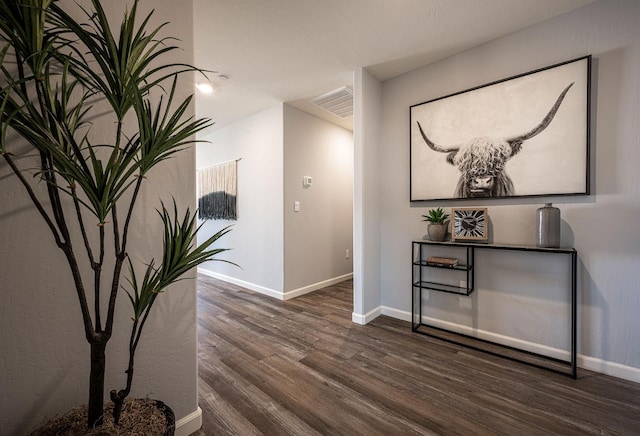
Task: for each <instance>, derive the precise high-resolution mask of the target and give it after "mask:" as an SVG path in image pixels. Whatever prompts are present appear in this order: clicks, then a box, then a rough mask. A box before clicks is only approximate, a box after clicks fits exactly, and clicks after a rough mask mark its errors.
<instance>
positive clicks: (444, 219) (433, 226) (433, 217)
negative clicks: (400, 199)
mask: <svg viewBox="0 0 640 436" xmlns="http://www.w3.org/2000/svg"><path fill="white" fill-rule="evenodd" d="M422 217H423V218H424V220H423V221H428V222H429V226H428V227H427V232H428V233H429V239H430V240H432V241H444V239H445V237H446V236H447V228H448V223H449V220H448V218H449V214H448V213H445V211H444V210H442V208H441V207H439V208H437V209H430V210H429V214H428V215H422Z"/></svg>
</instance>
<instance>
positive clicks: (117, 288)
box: [0, 0, 228, 427]
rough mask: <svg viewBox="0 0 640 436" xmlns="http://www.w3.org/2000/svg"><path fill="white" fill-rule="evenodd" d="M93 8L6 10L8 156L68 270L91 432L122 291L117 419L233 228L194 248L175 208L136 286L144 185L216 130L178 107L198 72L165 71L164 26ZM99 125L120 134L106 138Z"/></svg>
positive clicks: (0, 38) (7, 4) (6, 0)
mask: <svg viewBox="0 0 640 436" xmlns="http://www.w3.org/2000/svg"><path fill="white" fill-rule="evenodd" d="M66 4H68V5H72V4H73V3H72V2H68V3H66ZM90 5H91V6H90V7H89V8H86V9H82V12H83V13H84V17H83V18H82V19H81V20H76V19H74V18H73V17H74V16H75V15H78V14H75V13H74V14H70V13H68V11H66V10H65V9H63V7H61V6H60V3H58V2H57V1H53V0H0V44H2V48H1V50H0V61H1V69H0V85H1V90H0V155H2V159H3V161H4V163H5V164H6V165H8V166H9V167H10V168H11V170H12V171H13V173H14V174H15V177H16V178H17V179H18V180H19V182H20V184H21V185H22V186H23V188H24V189H25V191H26V193H27V194H28V196H29V198H30V199H31V201H32V202H33V205H34V207H35V209H36V210H37V211H38V213H39V214H40V216H41V217H42V219H43V222H44V225H46V226H47V227H48V228H49V230H50V231H51V234H52V236H53V238H54V240H55V243H56V245H57V246H58V248H59V249H60V250H61V251H62V252H63V253H64V256H65V258H66V260H67V262H68V264H69V266H70V271H71V275H72V276H73V281H74V284H75V294H76V295H77V298H78V303H79V305H80V309H81V313H82V320H83V326H84V333H85V337H86V338H87V341H88V342H89V344H90V348H91V354H90V362H91V372H90V380H89V395H88V413H89V416H88V422H87V425H88V427H94V426H99V425H101V424H102V416H103V406H104V404H103V402H104V396H105V395H104V393H105V387H104V375H105V358H106V356H105V348H106V345H107V342H108V341H109V339H110V338H111V336H112V333H113V329H114V320H115V310H116V299H117V297H118V294H119V293H121V292H122V288H124V289H125V290H126V291H127V293H128V296H129V300H130V301H131V304H132V306H133V316H132V320H133V321H132V327H131V328H132V331H131V340H130V345H129V352H130V359H129V365H128V368H127V370H126V374H127V380H126V387H125V388H124V389H120V390H113V391H112V392H111V398H112V400H113V401H114V403H115V405H116V407H115V410H116V412H115V413H116V420H117V417H118V415H119V412H120V408H121V406H122V402H123V401H124V399H125V398H126V396H127V395H128V394H129V392H130V389H131V384H132V380H133V363H134V356H135V351H136V348H137V345H138V342H139V341H140V338H141V333H142V329H143V327H144V325H145V322H146V320H147V318H148V316H149V313H150V310H151V309H152V307H153V304H154V302H155V300H156V298H157V297H158V296H159V295H160V293H161V292H162V291H164V290H165V289H167V288H168V287H169V286H170V285H171V284H172V283H174V282H176V281H177V280H179V279H180V278H181V277H182V276H183V275H184V273H186V272H187V271H189V270H191V269H192V268H194V267H196V266H197V265H199V264H201V263H202V262H205V261H208V260H218V259H216V258H215V257H216V256H217V255H218V254H219V253H221V252H222V251H224V250H225V249H220V248H216V249H213V248H212V245H213V244H214V243H215V242H216V241H217V240H218V239H219V238H220V237H221V236H223V235H224V234H225V233H226V232H227V231H228V229H224V230H222V231H220V232H219V233H217V234H216V235H214V236H212V237H211V238H210V239H208V240H207V241H205V242H204V243H202V244H201V245H200V246H198V247H197V246H196V244H195V235H196V232H197V230H198V227H197V226H196V222H195V214H193V215H192V214H191V212H190V211H188V210H187V211H186V212H185V213H184V214H183V215H181V214H179V212H178V210H177V207H176V206H175V201H174V206H173V211H171V210H167V208H165V206H164V205H162V206H161V208H160V209H159V219H160V220H161V221H162V223H163V224H164V234H163V235H159V238H162V240H163V243H164V248H163V254H162V259H160V260H159V261H155V260H153V259H150V260H148V262H147V266H146V270H145V272H144V274H143V275H142V278H140V277H138V276H137V275H136V268H135V265H134V263H133V262H132V261H131V260H130V259H129V258H128V255H127V246H128V242H129V231H130V225H131V222H132V221H133V220H135V216H136V213H135V205H136V202H137V200H138V198H139V194H140V192H141V190H143V189H144V185H145V180H146V176H147V174H148V173H149V172H150V171H151V170H152V169H153V168H155V167H156V166H157V165H158V164H160V163H162V162H163V161H164V160H166V159H168V158H170V157H172V156H173V155H174V154H175V153H178V152H179V151H180V150H182V149H184V148H185V147H187V146H189V145H191V144H192V143H193V142H195V140H194V137H195V135H196V133H198V132H199V131H201V130H202V129H204V128H206V127H208V126H209V125H210V124H211V122H210V121H209V120H207V119H193V118H191V117H190V116H189V115H188V108H189V107H190V105H191V103H192V102H191V100H192V98H193V96H192V95H191V96H188V97H187V98H185V99H184V100H181V101H175V100H176V89H177V83H178V77H179V76H181V75H182V74H183V73H185V72H193V71H195V68H193V67H191V66H188V65H183V64H175V63H167V62H166V61H165V59H164V58H165V56H166V55H167V54H169V53H170V52H173V51H174V50H176V49H177V46H175V45H173V41H174V40H173V39H171V38H161V37H160V36H159V35H160V31H161V30H162V29H163V27H164V26H165V25H164V24H163V25H160V26H152V25H151V24H150V23H151V15H152V13H153V12H152V13H151V14H149V15H146V16H144V17H143V19H142V20H139V21H138V20H137V17H136V15H137V12H138V0H133V3H132V5H131V6H130V9H129V10H128V11H125V13H124V16H123V18H122V21H121V22H120V25H119V27H117V28H116V29H113V28H112V25H111V23H110V22H109V20H108V19H107V16H106V14H105V11H104V9H103V7H102V5H101V3H100V1H99V0H91V1H90ZM76 7H79V6H76ZM80 15H82V14H80ZM165 24H166V23H165ZM105 108H106V109H105ZM96 123H113V124H114V125H115V129H113V130H112V131H111V132H109V133H108V134H104V132H101V133H100V135H98V134H97V133H94V132H93V131H92V127H93V126H94V124H96ZM132 123H133V124H135V127H134V128H131V127H129V128H127V127H126V124H129V125H130V124H132ZM109 125H110V124H109ZM97 136H99V137H98V138H96V137H97ZM34 176H35V177H34ZM5 185H6V184H5ZM0 189H2V185H0ZM96 224H97V225H96ZM94 232H95V233H94ZM75 240H80V241H82V244H79V245H80V246H76V245H73V244H72V241H75ZM81 256H86V258H87V259H88V265H90V270H89V271H83V269H82V267H81V265H82V263H81V262H80V261H79V259H80V257H81ZM109 258H111V260H109ZM127 267H128V278H126V279H125V282H124V283H121V279H122V276H126V273H127V271H123V269H124V270H126V269H127ZM107 268H109V271H106V269H107ZM103 294H106V295H107V296H108V297H107V298H106V299H105V300H106V301H108V304H107V305H106V307H103V306H102V305H101V301H102V295H103Z"/></svg>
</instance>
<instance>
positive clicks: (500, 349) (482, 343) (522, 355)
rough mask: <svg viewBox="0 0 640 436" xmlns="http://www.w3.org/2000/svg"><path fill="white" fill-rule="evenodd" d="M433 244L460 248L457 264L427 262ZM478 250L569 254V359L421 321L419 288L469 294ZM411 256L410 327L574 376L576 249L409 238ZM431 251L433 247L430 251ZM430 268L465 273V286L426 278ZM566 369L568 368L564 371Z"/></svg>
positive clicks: (428, 334) (473, 288) (420, 294)
mask: <svg viewBox="0 0 640 436" xmlns="http://www.w3.org/2000/svg"><path fill="white" fill-rule="evenodd" d="M433 246H436V247H437V246H446V247H456V248H460V251H461V252H462V251H464V253H465V254H464V258H463V259H461V260H460V263H459V264H458V265H455V266H453V267H451V266H446V265H436V264H433V263H429V264H428V263H427V256H426V254H425V251H427V248H429V249H431V248H433ZM482 250H503V251H508V250H511V251H521V252H536V253H549V254H560V255H566V256H568V257H569V262H570V265H571V349H570V360H569V361H568V362H567V361H565V360H561V359H556V358H553V357H549V356H544V355H541V354H537V353H533V352H530V351H525V350H520V349H517V348H513V347H510V346H507V345H501V344H496V343H493V342H491V341H488V340H485V339H481V338H476V337H473V336H469V335H465V334H462V333H457V332H451V331H448V330H446V329H443V328H440V327H435V326H430V325H428V324H426V323H424V322H423V316H422V293H423V290H425V289H429V290H433V291H439V292H446V293H451V294H457V295H464V296H469V295H471V294H472V293H473V292H474V290H475V287H476V283H475V256H476V251H482ZM411 251H412V252H411V256H412V260H413V272H412V299H411V306H412V309H411V312H412V320H411V329H412V331H414V332H416V333H420V334H424V335H427V336H432V337H437V338H439V339H443V340H446V341H449V342H452V343H456V344H460V345H464V346H466V347H470V348H474V349H477V350H480V351H483V352H486V353H490V354H493V355H497V356H501V357H505V358H507V359H510V360H516V361H519V362H523V363H526V364H529V365H533V366H536V367H540V368H545V369H549V370H552V371H556V372H560V373H562V374H567V375H571V376H572V377H573V378H577V367H576V344H577V342H576V336H577V283H576V275H577V272H576V271H577V257H578V255H577V252H576V250H575V249H574V248H540V247H535V246H524V245H501V244H480V243H464V242H435V241H427V240H421V241H413V242H412V247H411ZM431 251H433V250H431ZM432 268H444V269H448V270H450V271H451V274H460V275H464V276H466V279H467V280H466V286H452V285H449V284H445V283H440V282H436V281H433V280H430V278H429V271H433V270H432ZM434 332H437V333H438V334H435V333H434ZM567 369H568V370H569V371H567Z"/></svg>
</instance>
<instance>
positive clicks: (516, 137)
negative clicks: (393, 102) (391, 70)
mask: <svg viewBox="0 0 640 436" xmlns="http://www.w3.org/2000/svg"><path fill="white" fill-rule="evenodd" d="M590 82H591V56H585V57H581V58H578V59H574V60H571V61H567V62H563V63H561V64H556V65H552V66H549V67H545V68H542V69H539V70H535V71H531V72H527V73H524V74H521V75H518V76H514V77H510V78H507V79H503V80H500V81H497V82H492V83H489V84H486V85H482V86H479V87H475V88H472V89H467V90H465V91H461V92H457V93H455V94H450V95H446V96H444V97H439V98H436V99H433V100H429V101H426V102H424V103H418V104H415V105H413V106H411V107H410V114H409V119H410V200H411V201H426V200H453V199H476V200H477V199H482V198H511V197H533V196H557V195H586V194H588V193H589V184H590V183H589V129H590V128H589V119H590V104H589V102H590V98H591V96H590V94H591V86H590Z"/></svg>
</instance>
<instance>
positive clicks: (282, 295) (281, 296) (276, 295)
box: [198, 268, 353, 300]
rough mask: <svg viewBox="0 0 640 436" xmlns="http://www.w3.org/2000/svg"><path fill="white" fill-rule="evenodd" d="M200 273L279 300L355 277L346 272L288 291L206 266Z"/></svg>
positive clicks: (199, 269)
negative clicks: (265, 285) (217, 271)
mask: <svg viewBox="0 0 640 436" xmlns="http://www.w3.org/2000/svg"><path fill="white" fill-rule="evenodd" d="M198 273H200V274H203V275H205V276H209V277H213V278H216V279H219V280H222V281H224V282H228V283H232V284H234V285H237V286H241V287H243V288H246V289H250V290H252V291H255V292H257V293H259V294H264V295H268V296H269V297H273V298H277V299H278V300H290V299H291V298H295V297H299V296H300V295H304V294H308V293H309V292H313V291H316V290H318V289H322V288H326V287H327V286H331V285H335V284H336V283H340V282H343V281H345V280H348V279H351V278H353V273H349V274H344V275H341V276H338V277H334V278H332V279H328V280H324V281H321V282H318V283H313V284H311V285H308V286H304V287H302V288H298V289H293V290H291V291H287V292H282V291H276V290H275V289H270V288H265V287H264V286H260V285H256V284H254V283H250V282H245V281H244V280H239V279H236V278H234V277H230V276H226V275H224V274H219V273H216V272H213V271H209V270H206V269H204V268H198Z"/></svg>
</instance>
